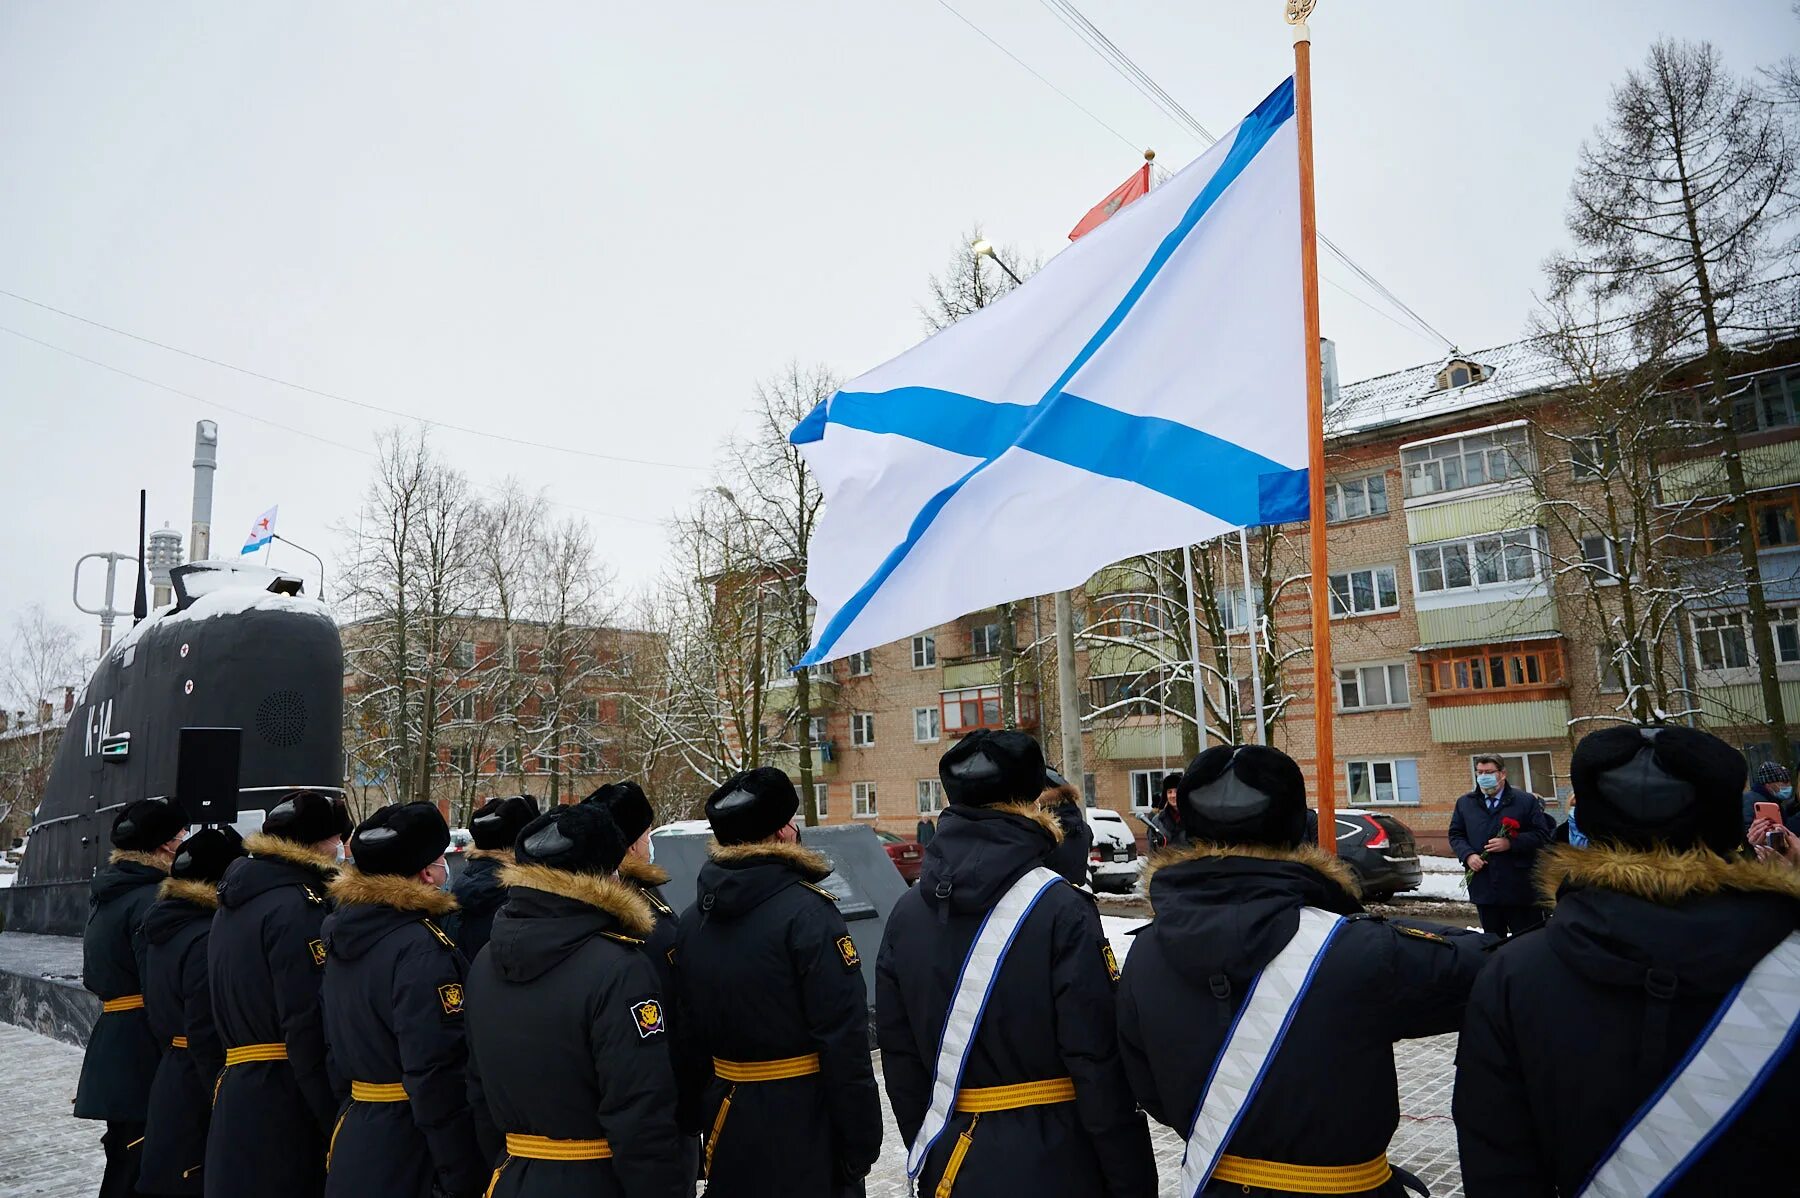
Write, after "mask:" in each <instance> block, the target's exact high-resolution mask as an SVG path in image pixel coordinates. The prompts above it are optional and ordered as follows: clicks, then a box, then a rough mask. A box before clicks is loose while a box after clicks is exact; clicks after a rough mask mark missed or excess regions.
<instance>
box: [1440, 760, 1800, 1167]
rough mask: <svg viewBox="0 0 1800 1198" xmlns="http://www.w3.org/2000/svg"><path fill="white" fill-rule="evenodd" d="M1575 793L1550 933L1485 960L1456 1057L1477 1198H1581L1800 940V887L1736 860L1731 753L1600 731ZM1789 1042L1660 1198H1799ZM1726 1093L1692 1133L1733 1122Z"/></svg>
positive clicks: (1558, 858) (1798, 1073) (1796, 1089)
mask: <svg viewBox="0 0 1800 1198" xmlns="http://www.w3.org/2000/svg"><path fill="white" fill-rule="evenodd" d="M1649 733H1654V735H1653V736H1648V737H1647V735H1646V734H1649ZM1570 773H1571V775H1572V777H1573V781H1574V783H1575V790H1576V793H1577V794H1579V795H1580V796H1581V831H1582V832H1583V833H1584V834H1585V835H1586V836H1587V838H1588V844H1587V846H1586V847H1571V846H1562V847H1558V848H1556V849H1553V850H1551V851H1550V852H1548V853H1547V854H1546V855H1545V857H1546V859H1545V861H1544V862H1543V864H1542V866H1541V868H1540V872H1539V879H1540V882H1541V884H1542V887H1543V893H1544V894H1545V895H1546V896H1547V897H1550V898H1553V899H1554V901H1555V911H1554V914H1553V915H1552V917H1551V919H1550V922H1549V924H1548V926H1547V927H1546V928H1545V929H1544V930H1542V931H1538V932H1534V933H1532V934H1530V935H1528V936H1524V937H1520V938H1518V939H1516V940H1514V941H1512V942H1510V943H1509V944H1508V945H1507V946H1506V948H1505V949H1503V950H1502V951H1500V952H1498V953H1496V954H1495V955H1494V961H1493V963H1492V964H1491V965H1490V966H1489V967H1488V969H1487V972H1485V973H1484V974H1483V975H1482V977H1481V980H1480V981H1479V982H1478V983H1477V984H1476V986H1475V993H1474V996H1473V997H1472V998H1471V1000H1470V1002H1469V1011H1468V1017H1467V1020H1466V1021H1465V1022H1464V1024H1463V1030H1462V1037H1461V1039H1460V1041H1459V1042H1458V1046H1457V1055H1456V1098H1455V1104H1454V1110H1455V1115H1456V1133H1457V1140H1458V1143H1459V1145H1460V1147H1461V1158H1462V1174H1463V1186H1464V1190H1465V1192H1466V1193H1467V1194H1469V1195H1470V1198H1487V1196H1490V1195H1493V1196H1501V1195H1504V1196H1505V1198H1515V1196H1516V1198H1540V1196H1541V1198H1548V1196H1550V1195H1558V1194H1560V1195H1574V1194H1576V1193H1578V1192H1580V1190H1581V1189H1582V1187H1583V1185H1584V1184H1585V1181H1586V1179H1587V1177H1588V1175H1589V1173H1590V1172H1591V1171H1592V1170H1593V1169H1594V1168H1595V1166H1596V1165H1597V1164H1598V1163H1599V1162H1600V1160H1601V1159H1602V1157H1603V1155H1604V1154H1605V1153H1606V1152H1607V1150H1608V1149H1609V1147H1610V1146H1611V1145H1612V1144H1613V1143H1614V1141H1615V1139H1616V1138H1617V1137H1619V1136H1620V1134H1621V1132H1622V1131H1623V1129H1624V1128H1625V1127H1626V1125H1627V1124H1628V1123H1629V1122H1630V1121H1631V1120H1632V1118H1633V1116H1634V1115H1635V1114H1636V1113H1637V1112H1638V1110H1639V1109H1640V1108H1641V1107H1643V1106H1644V1105H1645V1103H1646V1100H1647V1099H1648V1098H1649V1096H1650V1095H1651V1094H1652V1093H1653V1092H1655V1091H1657V1090H1658V1089H1659V1088H1660V1087H1661V1086H1662V1084H1663V1083H1664V1082H1665V1081H1666V1080H1667V1079H1668V1078H1669V1077H1670V1076H1671V1075H1672V1074H1673V1073H1674V1072H1675V1071H1676V1069H1677V1067H1678V1066H1679V1064H1680V1063H1681V1062H1682V1061H1683V1059H1684V1058H1685V1057H1686V1055H1687V1054H1688V1052H1689V1049H1690V1048H1691V1047H1692V1046H1693V1045H1694V1044H1695V1042H1696V1040H1698V1039H1699V1037H1700V1036H1701V1034H1702V1031H1703V1029H1705V1028H1706V1026H1707V1025H1708V1023H1709V1021H1710V1020H1711V1019H1712V1018H1713V1016H1714V1014H1715V1013H1716V1012H1718V1011H1719V1010H1720V1009H1721V1007H1722V1006H1723V1004H1724V1002H1725V1000H1726V997H1727V995H1729V994H1730V993H1731V992H1732V991H1733V990H1734V989H1735V988H1736V987H1737V986H1738V985H1739V984H1740V983H1742V982H1743V981H1744V979H1745V976H1746V975H1747V974H1748V973H1749V972H1750V970H1751V968H1752V967H1753V966H1755V965H1756V964H1757V963H1758V962H1759V961H1761V960H1762V958H1763V957H1764V956H1765V955H1766V954H1767V953H1768V952H1769V951H1770V950H1771V949H1772V948H1774V947H1775V946H1776V945H1778V944H1780V943H1781V942H1782V941H1783V940H1784V939H1785V938H1786V937H1788V936H1791V935H1792V934H1794V933H1795V932H1796V931H1797V930H1800V875H1797V874H1796V873H1795V872H1794V871H1793V870H1792V869H1791V868H1787V867H1785V866H1783V865H1779V864H1775V863H1764V862H1757V861H1748V860H1745V859H1744V857H1743V855H1742V848H1743V823H1742V820H1741V818H1740V815H1739V801H1738V796H1739V792H1740V791H1741V789H1742V787H1743V780H1744V759H1743V757H1742V756H1741V755H1740V754H1739V753H1738V752H1737V750H1736V749H1734V748H1732V747H1731V746H1730V745H1728V744H1726V743H1725V742H1723V741H1721V740H1719V739H1718V738H1717V737H1714V736H1711V735H1709V734H1707V733H1704V732H1700V731H1698V730H1696V729H1692V728H1682V727H1665V728H1661V729H1638V728H1634V727H1616V728H1608V729H1604V730H1602V731H1599V732H1594V733H1590V734H1589V735H1588V736H1587V737H1585V738H1584V739H1583V740H1582V741H1581V743H1580V744H1579V745H1577V746H1576V749H1575V754H1574V757H1573V759H1572V761H1571V765H1570ZM1792 1036H1793V1032H1791V1031H1790V1032H1789V1040H1788V1047H1787V1050H1786V1052H1785V1053H1784V1054H1781V1055H1778V1056H1776V1057H1775V1058H1774V1059H1773V1061H1772V1064H1771V1067H1770V1070H1769V1072H1768V1073H1767V1074H1766V1075H1765V1078H1764V1081H1763V1085H1762V1088H1761V1090H1760V1091H1759V1092H1757V1093H1756V1094H1755V1095H1754V1097H1752V1098H1750V1099H1749V1100H1748V1101H1747V1102H1745V1103H1744V1104H1743V1105H1742V1106H1741V1107H1739V1108H1738V1109H1737V1110H1736V1112H1735V1115H1734V1117H1732V1118H1731V1119H1730V1120H1729V1122H1728V1123H1726V1124H1725V1126H1724V1128H1723V1131H1722V1133H1721V1134H1719V1135H1718V1136H1717V1137H1716V1138H1715V1139H1711V1140H1710V1141H1709V1142H1708V1143H1706V1144H1705V1146H1704V1148H1703V1151H1701V1152H1700V1153H1699V1154H1698V1155H1697V1157H1696V1158H1695V1159H1694V1160H1693V1162H1692V1163H1691V1164H1690V1166H1689V1167H1688V1169H1687V1170H1686V1172H1685V1173H1684V1174H1683V1175H1682V1176H1681V1177H1680V1179H1679V1180H1678V1181H1676V1182H1675V1183H1674V1185H1673V1186H1671V1187H1669V1188H1667V1189H1665V1190H1659V1191H1658V1192H1659V1193H1666V1194H1668V1195H1671V1196H1687V1195H1691V1196H1693V1198H1711V1196H1712V1195H1725V1194H1734V1195H1735V1194H1776V1193H1793V1192H1794V1171H1793V1164H1792V1160H1793V1140H1794V1112H1795V1111H1796V1110H1800V1052H1796V1051H1795V1050H1794V1048H1793V1039H1792ZM1722 1085H1723V1081H1722V1079H1720V1078H1718V1077H1711V1076H1709V1079H1708V1081H1707V1089H1708V1091H1709V1093H1708V1097H1707V1101H1706V1102H1704V1103H1701V1104H1697V1107H1696V1109H1695V1110H1694V1111H1693V1116H1692V1117H1697V1118H1701V1119H1706V1120H1711V1119H1712V1118H1713V1117H1714V1116H1715V1115H1716V1114H1717V1113H1718V1112H1719V1111H1721V1110H1725V1109H1728V1108H1730V1107H1731V1105H1732V1099H1733V1098H1734V1097H1735V1095H1734V1094H1733V1093H1730V1092H1727V1091H1725V1090H1723V1089H1721V1088H1720V1087H1721V1086H1722Z"/></svg>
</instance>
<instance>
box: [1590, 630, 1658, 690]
mask: <svg viewBox="0 0 1800 1198" xmlns="http://www.w3.org/2000/svg"><path fill="white" fill-rule="evenodd" d="M1646 660H1648V656H1647V655H1646V654H1645V652H1644V645H1643V642H1642V641H1634V642H1633V643H1631V644H1629V645H1620V646H1619V647H1618V651H1617V652H1616V653H1608V652H1607V651H1606V646H1605V645H1595V646H1594V662H1595V666H1596V668H1597V669H1598V670H1599V673H1600V691H1601V693H1602V694H1615V695H1616V694H1622V693H1624V690H1625V679H1626V677H1627V676H1628V675H1629V677H1630V678H1631V680H1632V683H1633V684H1634V685H1640V684H1642V682H1643V680H1644V675H1645V670H1644V662H1645V661H1646Z"/></svg>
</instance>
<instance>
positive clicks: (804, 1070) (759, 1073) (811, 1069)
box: [713, 1052, 819, 1082]
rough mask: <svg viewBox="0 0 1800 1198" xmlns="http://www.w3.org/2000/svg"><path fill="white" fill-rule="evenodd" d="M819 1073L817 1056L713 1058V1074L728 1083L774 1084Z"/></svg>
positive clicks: (810, 1054) (810, 1053)
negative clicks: (735, 1059)
mask: <svg viewBox="0 0 1800 1198" xmlns="http://www.w3.org/2000/svg"><path fill="white" fill-rule="evenodd" d="M818 1071H819V1054H818V1053H816V1052H809V1053H807V1054H806V1055H805V1056H803V1057H785V1058H783V1059H782V1060H779V1061H722V1060H720V1059H719V1058H718V1057H714V1058H713V1072H714V1073H716V1074H718V1075H719V1076H720V1077H722V1078H724V1079H725V1080H726V1081H728V1082H775V1081H781V1080H782V1079H784V1078H789V1077H809V1076H811V1075H812V1074H815V1073H817V1072H818Z"/></svg>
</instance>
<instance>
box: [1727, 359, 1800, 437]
mask: <svg viewBox="0 0 1800 1198" xmlns="http://www.w3.org/2000/svg"><path fill="white" fill-rule="evenodd" d="M1731 422H1732V424H1733V425H1735V426H1736V427H1737V431H1738V432H1740V433H1760V432H1769V431H1771V430H1773V429H1778V428H1792V427H1793V426H1794V425H1796V424H1800V371H1788V372H1786V373H1783V374H1765V375H1762V376H1760V377H1758V378H1755V379H1750V380H1748V381H1747V382H1746V383H1745V384H1744V386H1743V388H1742V390H1741V392H1740V393H1739V395H1738V396H1737V398H1736V399H1735V400H1733V401H1732V404H1731Z"/></svg>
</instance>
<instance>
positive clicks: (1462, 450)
mask: <svg viewBox="0 0 1800 1198" xmlns="http://www.w3.org/2000/svg"><path fill="white" fill-rule="evenodd" d="M1400 465H1401V468H1402V469H1403V470H1404V471H1405V472H1406V493H1407V495H1408V496H1411V497H1418V496H1421V495H1437V494H1440V493H1442V492H1445V491H1461V490H1463V489H1464V488H1467V487H1479V486H1484V485H1486V484H1488V483H1498V482H1506V481H1508V480H1510V479H1515V478H1522V477H1523V476H1524V475H1526V474H1527V473H1529V472H1530V471H1531V470H1532V468H1533V467H1534V466H1535V465H1536V462H1535V461H1534V459H1533V458H1532V454H1531V445H1530V442H1529V441H1528V439H1527V438H1526V435H1525V426H1524V425H1515V426H1514V427H1512V428H1502V429H1494V430H1492V431H1490V432H1485V433H1472V434H1469V435H1467V436H1462V437H1445V438H1443V439H1441V440H1437V441H1430V442H1427V443H1426V444H1424V445H1412V446H1403V447H1402V448H1401V450H1400Z"/></svg>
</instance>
